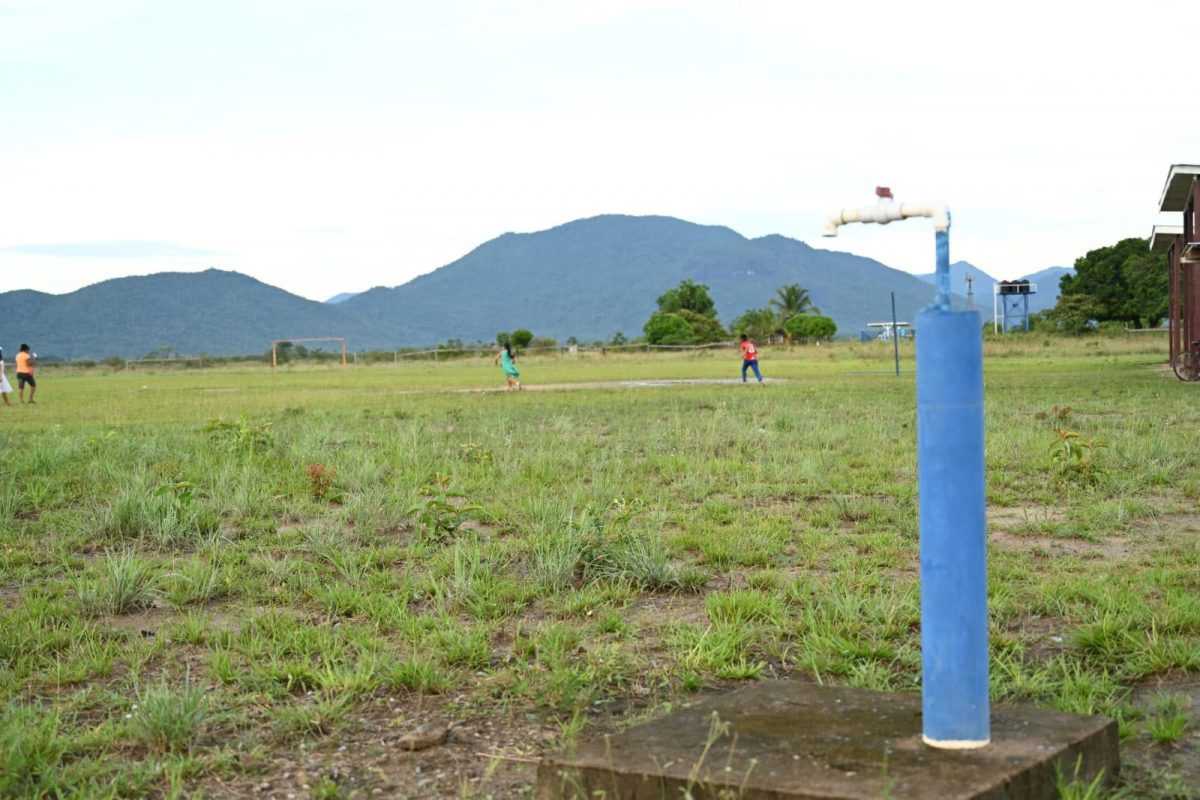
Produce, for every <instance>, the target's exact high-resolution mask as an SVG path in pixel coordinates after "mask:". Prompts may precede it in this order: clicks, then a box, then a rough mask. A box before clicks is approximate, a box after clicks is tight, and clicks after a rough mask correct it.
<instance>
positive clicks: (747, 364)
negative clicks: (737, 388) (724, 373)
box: [742, 333, 763, 386]
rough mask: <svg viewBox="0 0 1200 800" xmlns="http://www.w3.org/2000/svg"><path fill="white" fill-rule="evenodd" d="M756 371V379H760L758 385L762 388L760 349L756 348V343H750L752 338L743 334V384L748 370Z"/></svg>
mask: <svg viewBox="0 0 1200 800" xmlns="http://www.w3.org/2000/svg"><path fill="white" fill-rule="evenodd" d="M748 369H752V370H754V377H756V378H758V383H759V385H760V386H761V385H762V382H763V376H762V373H761V372H759V371H758V348H757V347H755V346H754V342H752V341H750V337H749V336H747V335H746V334H744V333H743V334H742V383H745V382H746V370H748Z"/></svg>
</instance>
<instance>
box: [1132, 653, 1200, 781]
mask: <svg viewBox="0 0 1200 800" xmlns="http://www.w3.org/2000/svg"><path fill="white" fill-rule="evenodd" d="M1168 695H1174V696H1177V697H1181V698H1182V700H1183V703H1182V705H1183V707H1184V711H1185V713H1186V714H1187V715H1188V717H1189V725H1188V726H1187V728H1185V729H1184V733H1183V736H1182V738H1180V739H1179V740H1178V741H1176V742H1174V743H1171V744H1156V743H1154V742H1153V741H1152V740H1150V739H1149V737H1141V736H1139V737H1133V738H1131V739H1130V740H1129V741H1128V742H1122V743H1121V750H1122V753H1121V760H1122V761H1123V762H1125V763H1124V764H1123V765H1122V774H1123V775H1126V776H1128V778H1129V779H1130V780H1131V781H1137V780H1138V778H1139V777H1141V774H1142V773H1146V774H1149V775H1153V774H1155V773H1158V774H1168V775H1171V776H1173V777H1174V778H1175V779H1176V780H1177V781H1178V783H1179V784H1181V785H1182V786H1183V787H1188V788H1190V790H1191V792H1192V793H1191V794H1188V795H1180V796H1181V797H1200V675H1196V674H1192V675H1186V674H1179V673H1173V674H1170V675H1160V676H1157V677H1155V678H1153V679H1151V680H1148V681H1145V682H1143V683H1141V684H1139V685H1137V686H1135V687H1134V689H1133V704H1134V705H1135V706H1137V707H1138V708H1140V709H1141V710H1142V711H1143V712H1144V713H1145V714H1146V715H1153V714H1154V713H1155V710H1156V707H1157V706H1158V704H1159V702H1160V700H1161V698H1163V697H1164V696H1168Z"/></svg>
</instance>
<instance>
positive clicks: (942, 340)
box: [916, 231, 991, 748]
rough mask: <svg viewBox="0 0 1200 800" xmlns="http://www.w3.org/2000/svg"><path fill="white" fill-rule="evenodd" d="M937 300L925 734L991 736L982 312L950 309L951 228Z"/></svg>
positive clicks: (931, 366)
mask: <svg viewBox="0 0 1200 800" xmlns="http://www.w3.org/2000/svg"><path fill="white" fill-rule="evenodd" d="M935 284H936V288H937V299H936V302H935V304H934V305H933V306H932V307H930V308H926V309H924V310H922V311H920V312H919V313H918V314H917V331H918V335H917V364H916V369H917V482H918V495H919V506H920V526H921V544H920V549H921V661H922V698H921V702H922V709H923V724H922V728H923V730H922V737H923V739H924V740H925V742H926V743H927V744H930V745H933V746H935V747H941V748H972V747H981V746H983V745H985V744H987V743H988V741H989V739H990V738H991V733H990V712H989V706H988V638H987V634H988V629H987V556H986V550H985V537H986V528H987V511H986V508H987V506H986V503H987V498H986V491H985V484H984V451H983V342H982V336H981V326H982V322H981V319H980V316H979V312H978V311H977V310H970V311H951V310H950V235H949V231H938V232H937V272H936V281H935Z"/></svg>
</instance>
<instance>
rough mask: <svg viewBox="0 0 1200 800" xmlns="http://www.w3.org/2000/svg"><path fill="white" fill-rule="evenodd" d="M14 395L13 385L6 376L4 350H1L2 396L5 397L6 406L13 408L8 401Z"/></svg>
mask: <svg viewBox="0 0 1200 800" xmlns="http://www.w3.org/2000/svg"><path fill="white" fill-rule="evenodd" d="M10 394H12V384H11V383H9V382H8V377H7V376H6V375H5V374H4V350H3V349H2V348H0V396H3V397H4V405H6V406H11V405H12V403H10V402H9V401H8V396H9V395H10Z"/></svg>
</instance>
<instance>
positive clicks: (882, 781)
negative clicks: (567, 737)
mask: <svg viewBox="0 0 1200 800" xmlns="http://www.w3.org/2000/svg"><path fill="white" fill-rule="evenodd" d="M1077 762H1078V772H1076V764H1077ZM1118 769H1119V760H1118V755H1117V724H1116V722H1114V721H1113V720H1111V719H1108V718H1106V717H1085V716H1079V715H1075V714H1062V713H1059V712H1055V711H1047V710H1044V709H1040V708H1032V707H1027V706H994V707H993V708H992V741H991V744H989V745H987V746H985V747H982V748H979V749H975V750H958V751H954V750H939V749H935V748H932V747H929V746H928V745H926V744H924V743H923V742H922V741H921V697H920V695H916V694H886V693H882V692H869V691H865V690H861V689H847V688H842V687H834V686H816V685H813V684H803V683H795V682H790V681H762V682H759V683H754V684H751V685H749V686H746V687H744V688H742V689H738V690H736V691H733V692H729V693H728V694H724V695H721V696H719V697H711V698H707V699H704V700H701V701H699V702H697V703H696V704H694V705H692V706H690V707H688V708H685V709H682V710H680V711H677V712H675V713H672V714H669V715H668V716H666V717H663V718H662V719H659V720H655V721H654V722H650V723H647V724H645V725H640V726H638V727H635V728H631V729H630V730H628V731H625V732H623V733H620V734H617V735H614V736H609V737H606V738H605V739H604V740H601V741H593V742H590V743H586V744H583V745H581V746H579V747H578V748H577V749H576V750H575V751H574V752H573V753H570V754H562V755H556V756H551V757H548V758H546V759H544V760H543V761H542V763H541V764H540V766H539V767H538V794H537V797H538V800H556V799H557V798H581V799H582V798H598V797H603V798H605V800H666V799H667V798H670V800H679V798H693V799H694V800H700V798H739V800H785V799H788V800H790V799H792V798H814V800H815V799H816V798H820V800H833V799H835V798H844V799H845V800H860V799H865V798H887V797H891V798H922V799H927V800H951V799H958V798H961V799H962V800H966V799H967V798H986V799H987V800H1001V799H1002V798H1003V799H1005V800H1007V799H1008V798H1011V799H1012V800H1017V798H1020V800H1028V799H1029V798H1034V799H1035V800H1040V798H1046V800H1053V799H1054V798H1057V797H1058V793H1057V791H1056V790H1055V780H1056V771H1057V770H1061V771H1062V772H1063V774H1065V775H1067V776H1076V775H1077V776H1078V777H1077V779H1078V780H1082V781H1090V780H1092V779H1093V778H1094V777H1095V776H1096V775H1098V774H1100V773H1101V771H1103V775H1104V779H1105V780H1106V781H1110V780H1111V779H1112V778H1114V777H1115V776H1116V774H1117V770H1118Z"/></svg>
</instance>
